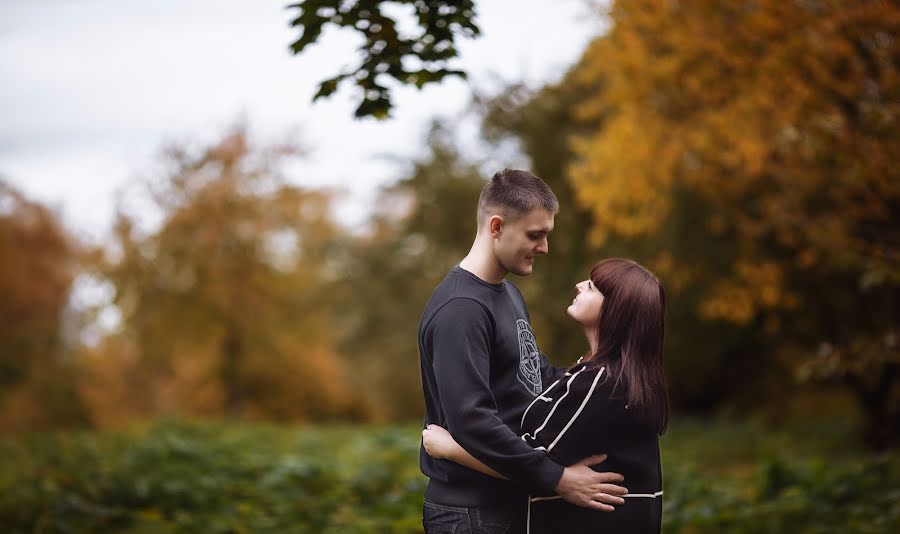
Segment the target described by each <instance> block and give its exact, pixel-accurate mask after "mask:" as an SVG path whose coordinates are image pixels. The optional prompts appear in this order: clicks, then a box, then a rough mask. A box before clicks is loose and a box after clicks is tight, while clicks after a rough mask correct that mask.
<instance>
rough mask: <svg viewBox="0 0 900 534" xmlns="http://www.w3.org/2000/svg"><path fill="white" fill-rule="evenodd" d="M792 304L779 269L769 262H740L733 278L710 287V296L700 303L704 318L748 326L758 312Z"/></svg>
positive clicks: (782, 274) (736, 266)
mask: <svg viewBox="0 0 900 534" xmlns="http://www.w3.org/2000/svg"><path fill="white" fill-rule="evenodd" d="M795 304H796V297H795V296H794V295H792V294H791V293H790V292H789V291H787V290H786V288H785V287H784V269H783V267H782V266H780V265H779V264H777V263H775V262H772V261H769V262H761V263H750V262H745V261H739V262H738V263H737V264H736V265H735V269H734V276H733V277H732V278H730V279H723V280H719V281H718V282H717V283H716V284H714V285H713V286H712V290H711V291H710V294H709V296H708V297H707V298H706V299H704V301H703V302H702V303H701V304H700V314H701V316H702V317H704V318H706V319H722V320H725V321H729V322H733V323H736V324H747V323H749V322H750V321H751V320H753V319H754V318H755V317H756V316H757V314H759V313H760V312H764V311H770V310H774V309H775V308H778V307H791V306H793V305H795ZM777 327H778V326H777V325H772V326H771V328H777Z"/></svg>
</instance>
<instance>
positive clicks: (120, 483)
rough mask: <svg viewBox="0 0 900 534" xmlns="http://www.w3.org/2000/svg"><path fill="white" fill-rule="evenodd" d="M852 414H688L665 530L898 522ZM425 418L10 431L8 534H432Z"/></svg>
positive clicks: (892, 474)
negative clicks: (805, 417) (810, 418)
mask: <svg viewBox="0 0 900 534" xmlns="http://www.w3.org/2000/svg"><path fill="white" fill-rule="evenodd" d="M847 431H848V428H847V427H846V426H845V425H835V424H833V423H827V424H823V423H809V422H806V423H803V424H801V425H798V426H795V427H792V428H790V429H782V430H777V431H772V430H766V429H762V428H760V427H757V426H756V425H751V424H746V423H741V424H738V423H722V422H720V423H715V424H710V423H709V422H702V421H690V420H689V421H684V420H677V421H675V422H674V424H673V425H672V429H671V430H670V432H669V433H668V434H667V435H666V436H664V437H663V438H662V447H663V471H664V481H665V482H664V491H665V497H664V499H665V500H664V516H663V521H664V530H665V531H666V532H723V531H727V532H746V533H756V532H784V531H788V530H789V529H796V528H801V529H802V531H803V532H834V531H841V532H892V531H896V530H897V528H900V499H898V497H900V493H898V492H900V490H898V488H900V457H898V456H897V455H896V453H895V452H892V453H888V454H880V455H872V454H870V453H866V452H861V451H860V448H859V444H858V443H855V442H852V441H848V439H847V437H846V436H848V435H849V433H848V432H847ZM418 446H419V432H418V427H417V426H415V425H408V426H386V427H375V426H370V427H350V426H297V427H285V426H282V427H277V426H266V425H249V424H237V423H208V422H207V423H187V422H177V421H168V422H160V423H156V424H153V425H151V426H148V427H144V428H135V429H133V430H131V431H128V432H118V433H104V434H92V433H81V434H78V433H74V434H52V435H51V434H34V435H23V436H20V437H17V438H8V439H5V440H2V441H0V454H2V455H3V457H4V463H5V468H4V469H3V470H2V472H0V523H2V524H3V525H4V527H6V529H7V531H11V532H36V531H41V532H311V533H312V532H314V533H339V532H340V533H397V534H399V533H415V532H421V531H422V528H421V522H420V521H421V506H422V496H423V492H424V489H425V479H424V477H423V476H422V475H421V474H420V473H419V471H418V463H417V459H418Z"/></svg>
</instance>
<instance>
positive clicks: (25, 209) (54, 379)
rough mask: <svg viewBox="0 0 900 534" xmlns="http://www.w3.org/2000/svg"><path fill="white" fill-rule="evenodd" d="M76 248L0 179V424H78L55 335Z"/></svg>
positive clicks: (59, 332) (77, 406)
mask: <svg viewBox="0 0 900 534" xmlns="http://www.w3.org/2000/svg"><path fill="white" fill-rule="evenodd" d="M79 253H80V247H79V244H78V243H77V242H76V241H75V240H74V239H73V238H72V237H71V236H70V235H69V234H68V233H67V232H66V230H65V229H64V228H63V226H62V224H61V223H60V222H59V220H58V218H57V216H56V215H55V214H54V213H53V212H51V211H50V210H49V209H47V208H46V207H44V206H42V205H40V204H38V203H36V202H33V201H30V200H28V199H27V198H25V196H24V195H23V194H22V193H21V192H19V191H17V190H16V189H14V188H13V187H12V186H10V185H9V184H7V183H6V182H4V181H2V180H0V428H3V429H7V430H9V429H24V428H31V429H35V428H46V427H50V426H55V425H66V424H73V423H75V424H77V423H83V422H84V421H85V412H84V410H83V406H82V404H81V402H80V401H79V399H78V397H77V393H76V391H75V387H74V386H75V383H74V380H72V378H73V376H72V375H73V370H74V368H75V366H74V363H75V362H74V361H73V359H72V358H67V356H69V355H70V354H69V349H70V347H69V346H68V345H67V344H66V341H65V338H64V336H63V318H64V316H65V313H66V310H67V307H68V302H69V293H70V290H71V287H72V282H73V279H74V277H75V274H76V272H77V269H78V261H79V258H78V255H79Z"/></svg>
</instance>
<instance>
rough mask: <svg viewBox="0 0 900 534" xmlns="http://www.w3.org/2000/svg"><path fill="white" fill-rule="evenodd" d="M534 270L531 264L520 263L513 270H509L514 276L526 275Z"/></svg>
mask: <svg viewBox="0 0 900 534" xmlns="http://www.w3.org/2000/svg"><path fill="white" fill-rule="evenodd" d="M533 270H534V268H533V266H532V265H522V266H519V267H517V268H516V270H514V271H510V272H511V273H513V274H514V275H516V276H528V275H530V274H531V272H532V271H533Z"/></svg>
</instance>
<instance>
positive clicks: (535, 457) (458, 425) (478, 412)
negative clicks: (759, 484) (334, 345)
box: [429, 298, 564, 492]
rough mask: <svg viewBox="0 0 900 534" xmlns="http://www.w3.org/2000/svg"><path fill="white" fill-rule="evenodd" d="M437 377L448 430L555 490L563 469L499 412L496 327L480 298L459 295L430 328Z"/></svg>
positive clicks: (512, 475)
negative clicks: (493, 375)
mask: <svg viewBox="0 0 900 534" xmlns="http://www.w3.org/2000/svg"><path fill="white" fill-rule="evenodd" d="M429 329H430V330H431V332H430V336H431V342H432V348H433V351H432V353H433V358H434V359H433V362H432V365H433V367H434V376H435V380H436V382H437V388H438V392H439V394H440V397H441V399H442V402H441V404H442V407H443V410H444V415H445V417H446V418H447V421H446V423H447V430H449V431H450V434H452V435H453V438H454V439H456V441H457V442H458V443H459V444H460V445H462V447H463V448H464V449H466V450H467V451H468V452H469V453H470V454H471V455H472V456H474V457H475V458H477V459H479V460H481V461H482V462H484V463H485V464H486V465H488V466H489V467H491V468H493V469H494V470H496V471H498V472H499V473H501V474H503V475H505V476H506V477H508V478H509V479H510V480H512V481H515V482H518V483H521V484H523V485H525V486H526V487H528V488H529V489H533V490H536V491H543V492H546V491H553V489H554V488H555V487H556V485H557V483H559V480H560V478H561V477H562V473H563V469H564V468H563V466H561V465H559V464H556V463H554V462H553V461H552V460H550V458H548V457H547V455H546V454H544V453H543V452H541V451H536V450H534V449H533V448H532V447H530V446H528V445H527V444H526V443H525V442H524V441H522V439H521V438H520V437H519V436H517V435H516V434H515V433H514V432H513V431H512V430H511V429H510V428H509V427H508V426H506V425H505V424H504V423H503V421H502V420H501V419H500V417H499V416H498V415H497V402H496V400H495V399H494V396H493V394H492V393H491V390H490V346H491V332H492V329H493V325H492V323H491V318H490V316H489V315H488V313H487V311H486V310H485V309H484V308H483V307H482V306H481V304H479V303H478V302H476V301H474V300H472V299H467V298H457V299H453V300H451V301H450V302H448V303H447V304H446V305H444V307H443V308H441V309H440V310H439V311H438V312H437V315H436V316H435V318H434V320H432V322H431V325H430V327H429Z"/></svg>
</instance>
